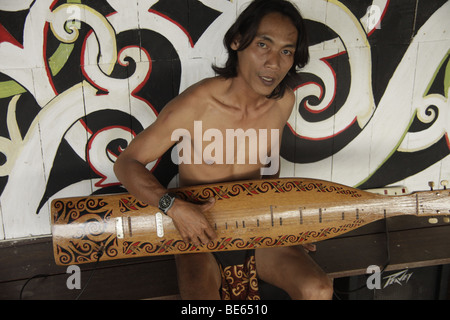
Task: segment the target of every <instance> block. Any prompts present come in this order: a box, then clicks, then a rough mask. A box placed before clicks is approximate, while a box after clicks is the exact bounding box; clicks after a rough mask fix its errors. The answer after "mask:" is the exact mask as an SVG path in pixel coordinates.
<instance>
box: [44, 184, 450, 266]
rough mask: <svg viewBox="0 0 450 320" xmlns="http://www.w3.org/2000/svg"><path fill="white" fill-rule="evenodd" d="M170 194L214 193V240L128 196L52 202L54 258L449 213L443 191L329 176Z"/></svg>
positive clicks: (255, 242)
mask: <svg viewBox="0 0 450 320" xmlns="http://www.w3.org/2000/svg"><path fill="white" fill-rule="evenodd" d="M171 191H172V192H175V193H176V194H177V195H178V196H179V197H180V198H182V199H184V200H188V201H192V202H203V201H206V200H207V199H208V198H210V197H215V198H216V204H215V206H214V207H213V208H212V209H211V210H210V212H208V213H207V214H206V218H207V219H208V221H209V223H210V224H211V226H212V227H213V228H214V229H215V231H216V233H217V239H216V240H215V241H213V242H211V243H209V244H207V245H203V246H194V245H193V244H190V243H185V242H184V241H183V240H182V239H181V236H180V235H179V233H178V231H177V230H176V228H175V226H174V224H173V223H172V220H171V218H169V217H168V216H165V215H163V214H162V213H160V212H159V209H158V208H156V207H152V206H149V205H147V204H145V203H142V202H140V201H138V200H137V199H136V198H134V197H133V196H132V195H130V194H115V195H102V196H88V197H77V198H64V199H55V200H53V201H52V212H51V214H52V233H53V248H54V256H55V261H56V263H57V264H59V265H70V264H82V263H89V262H95V261H97V260H101V261H103V260H112V259H125V258H133V257H144V256H152V255H167V254H183V253H195V252H213V251H229V250H241V249H252V248H262V247H273V246H292V245H300V244H306V243H311V242H318V241H322V240H325V239H329V238H332V237H335V236H338V235H341V234H344V233H347V232H349V231H352V230H354V229H357V228H359V227H361V226H363V225H366V224H368V223H371V222H374V221H376V220H380V219H385V218H389V217H393V216H398V215H414V216H436V215H450V190H447V189H446V188H444V190H435V191H423V192H416V193H412V194H406V195H399V196H386V195H380V194H375V193H371V192H366V191H363V190H359V189H355V188H352V187H348V186H345V185H341V184H337V183H332V182H328V181H322V180H314V179H303V178H279V179H270V180H248V181H240V182H226V183H220V184H214V185H203V186H194V187H185V188H177V189H173V190H171ZM99 253H101V254H100V255H99Z"/></svg>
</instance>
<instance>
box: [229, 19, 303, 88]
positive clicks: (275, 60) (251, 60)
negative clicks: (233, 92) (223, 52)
mask: <svg viewBox="0 0 450 320" xmlns="http://www.w3.org/2000/svg"><path fill="white" fill-rule="evenodd" d="M296 44H297V29H296V28H295V26H294V25H293V24H292V22H291V21H290V19H289V18H288V17H286V16H283V15H281V14H279V13H270V14H267V15H266V16H264V17H263V18H262V20H261V22H260V25H259V28H258V31H257V33H256V37H255V39H253V41H252V43H251V44H250V45H249V46H248V47H247V48H245V49H244V50H242V51H238V77H241V78H242V79H243V80H244V81H245V83H246V84H247V85H248V86H249V87H250V89H251V90H253V91H255V92H256V93H257V94H260V95H264V96H268V95H270V94H271V93H272V92H273V90H274V89H275V88H276V87H277V86H278V85H279V84H280V82H281V81H282V80H283V79H284V77H285V76H286V74H287V73H288V71H289V69H291V67H292V65H293V63H294V53H295V48H296ZM231 47H232V49H234V50H237V49H238V48H239V41H238V40H237V41H235V42H234V43H233V44H232V46H231Z"/></svg>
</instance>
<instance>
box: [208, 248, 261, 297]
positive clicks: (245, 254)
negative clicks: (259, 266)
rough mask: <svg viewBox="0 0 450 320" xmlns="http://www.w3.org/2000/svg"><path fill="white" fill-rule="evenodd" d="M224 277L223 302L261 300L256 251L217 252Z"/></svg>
mask: <svg viewBox="0 0 450 320" xmlns="http://www.w3.org/2000/svg"><path fill="white" fill-rule="evenodd" d="M214 256H215V257H216V260H217V261H218V263H219V267H220V272H221V276H222V286H221V288H220V295H221V298H222V300H260V294H259V286H258V278H257V275H256V261H255V251H254V250H245V251H229V252H215V253H214Z"/></svg>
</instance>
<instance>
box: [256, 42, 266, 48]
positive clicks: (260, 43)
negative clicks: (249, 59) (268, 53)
mask: <svg viewBox="0 0 450 320" xmlns="http://www.w3.org/2000/svg"><path fill="white" fill-rule="evenodd" d="M258 47H260V48H266V47H267V46H266V44H265V43H264V42H258Z"/></svg>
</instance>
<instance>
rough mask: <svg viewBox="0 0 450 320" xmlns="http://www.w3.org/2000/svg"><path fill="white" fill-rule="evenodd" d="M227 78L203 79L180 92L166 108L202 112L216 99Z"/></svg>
mask: <svg viewBox="0 0 450 320" xmlns="http://www.w3.org/2000/svg"><path fill="white" fill-rule="evenodd" d="M225 82H226V80H224V79H222V78H219V77H213V78H206V79H203V80H201V81H199V82H197V83H195V84H193V85H191V86H190V87H188V88H187V89H186V90H184V91H183V92H182V93H180V94H179V95H178V96H176V97H175V98H174V99H173V100H172V101H170V102H169V103H168V104H167V106H166V107H165V109H168V110H170V111H175V110H177V111H178V112H183V113H184V112H190V113H196V112H202V111H205V107H206V105H208V104H211V102H212V101H214V100H215V99H216V97H217V95H218V94H220V92H222V91H223V88H224V87H225Z"/></svg>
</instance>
